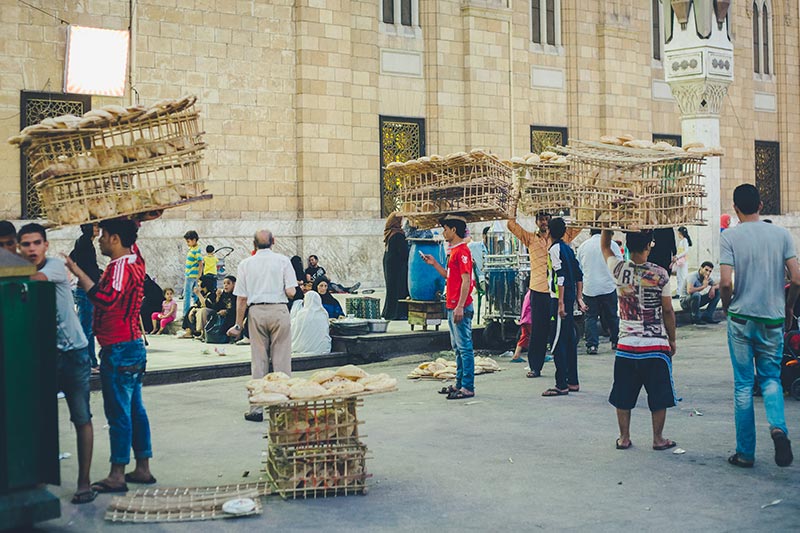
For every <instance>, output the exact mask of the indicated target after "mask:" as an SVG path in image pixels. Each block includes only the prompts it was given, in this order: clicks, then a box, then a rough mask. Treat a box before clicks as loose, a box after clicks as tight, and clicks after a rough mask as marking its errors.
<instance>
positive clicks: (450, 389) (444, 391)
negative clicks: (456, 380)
mask: <svg viewBox="0 0 800 533" xmlns="http://www.w3.org/2000/svg"><path fill="white" fill-rule="evenodd" d="M457 390H458V389H457V388H455V387H453V386H452V385H448V386H447V387H442V390H440V391H439V394H447V395H450V394H452V393H454V392H456V391H457Z"/></svg>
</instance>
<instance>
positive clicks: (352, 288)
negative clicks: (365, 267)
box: [348, 281, 361, 293]
mask: <svg viewBox="0 0 800 533" xmlns="http://www.w3.org/2000/svg"><path fill="white" fill-rule="evenodd" d="M360 286H361V282H360V281H356V283H355V285H353V286H352V287H350V288H349V289H348V291H349V292H352V293H355V291H357V290H358V288H359V287H360Z"/></svg>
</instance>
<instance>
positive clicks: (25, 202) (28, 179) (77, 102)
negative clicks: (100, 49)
mask: <svg viewBox="0 0 800 533" xmlns="http://www.w3.org/2000/svg"><path fill="white" fill-rule="evenodd" d="M91 108H92V97H91V96H89V95H84V94H64V93H44V92H32V91H20V120H19V127H20V129H22V128H25V127H27V126H30V125H32V124H38V123H39V122H41V121H42V120H44V119H46V118H53V117H57V116H60V115H75V116H77V117H79V116H81V115H83V114H84V113H85V112H87V111H89V110H90V109H91ZM19 175H20V190H21V192H22V195H21V196H22V202H21V203H22V209H21V210H20V211H21V218H23V219H31V218H41V217H42V216H44V211H43V209H42V204H41V202H40V200H39V194H38V193H37V189H36V183H35V182H34V180H33V175H32V174H31V169H30V165H29V164H28V158H27V157H25V153H24V152H23V151H20V156H19Z"/></svg>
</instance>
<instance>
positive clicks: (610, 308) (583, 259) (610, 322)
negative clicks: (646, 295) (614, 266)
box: [576, 229, 622, 355]
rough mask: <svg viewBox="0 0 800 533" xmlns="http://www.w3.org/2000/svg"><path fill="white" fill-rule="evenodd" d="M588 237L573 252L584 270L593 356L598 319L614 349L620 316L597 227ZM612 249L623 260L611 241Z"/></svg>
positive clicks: (588, 345)
mask: <svg viewBox="0 0 800 533" xmlns="http://www.w3.org/2000/svg"><path fill="white" fill-rule="evenodd" d="M590 235H591V237H589V239H587V240H586V241H584V242H583V244H581V245H580V246H579V247H578V252H577V254H576V256H577V258H578V262H579V263H580V265H581V270H583V301H584V302H586V305H587V306H588V307H589V310H588V311H587V312H586V352H587V353H589V354H591V355H595V354H597V347H598V345H599V335H598V332H597V321H598V319H599V318H600V317H601V316H602V318H603V322H605V324H606V326H607V327H608V329H609V333H610V336H611V349H612V350H616V349H617V340H618V338H619V315H618V314H617V284H616V282H615V281H614V278H613V276H612V275H611V272H610V271H609V270H608V266H607V265H606V261H605V258H604V257H603V251H602V250H601V249H600V230H599V229H593V230H590ZM611 251H612V252H613V253H614V256H616V258H617V259H619V260H622V251H621V250H620V249H619V245H617V243H615V242H614V241H611Z"/></svg>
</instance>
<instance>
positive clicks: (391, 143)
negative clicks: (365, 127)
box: [379, 115, 425, 217]
mask: <svg viewBox="0 0 800 533" xmlns="http://www.w3.org/2000/svg"><path fill="white" fill-rule="evenodd" d="M379 130H380V136H381V138H380V149H381V172H380V180H381V216H383V217H386V216H388V215H389V213H391V212H392V211H396V210H397V209H398V208H399V205H398V203H397V190H398V189H399V187H400V181H399V180H398V178H397V176H395V175H394V174H392V173H391V172H386V167H387V165H389V163H392V162H395V161H399V162H404V161H408V160H410V159H417V158H419V157H422V156H424V155H425V119H424V118H410V117H387V116H383V115H381V116H380V118H379Z"/></svg>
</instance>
